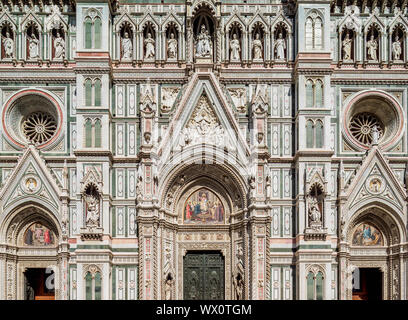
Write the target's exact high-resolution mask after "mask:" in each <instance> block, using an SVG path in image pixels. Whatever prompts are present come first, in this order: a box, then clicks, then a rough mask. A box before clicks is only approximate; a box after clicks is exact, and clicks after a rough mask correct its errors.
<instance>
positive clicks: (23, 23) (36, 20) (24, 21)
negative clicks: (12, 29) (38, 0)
mask: <svg viewBox="0 0 408 320" xmlns="http://www.w3.org/2000/svg"><path fill="white" fill-rule="evenodd" d="M30 22H33V23H35V24H36V25H37V27H38V31H42V23H41V21H40V20H39V18H38V17H37V16H36V15H35V14H34V13H33V12H32V11H29V12H28V13H27V15H26V16H25V17H24V18H23V19H22V21H21V29H22V30H24V31H25V29H26V27H27V25H28V24H29V23H30Z"/></svg>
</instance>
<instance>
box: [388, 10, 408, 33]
mask: <svg viewBox="0 0 408 320" xmlns="http://www.w3.org/2000/svg"><path fill="white" fill-rule="evenodd" d="M397 27H400V28H401V29H402V30H403V31H404V32H407V31H408V21H407V20H406V19H405V17H404V16H402V15H401V14H399V15H398V16H396V17H395V18H394V19H393V20H392V22H391V23H390V25H389V31H390V33H391V34H392V33H393V32H394V30H395V28H397Z"/></svg>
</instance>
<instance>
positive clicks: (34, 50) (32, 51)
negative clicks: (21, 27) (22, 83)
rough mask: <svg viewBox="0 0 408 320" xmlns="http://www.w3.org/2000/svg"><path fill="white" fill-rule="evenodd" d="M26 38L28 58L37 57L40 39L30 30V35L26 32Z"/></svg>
mask: <svg viewBox="0 0 408 320" xmlns="http://www.w3.org/2000/svg"><path fill="white" fill-rule="evenodd" d="M27 39H28V57H29V58H30V59H35V58H39V50H38V44H39V42H40V41H39V40H38V39H37V37H36V36H35V33H34V32H31V36H29V35H28V34H27Z"/></svg>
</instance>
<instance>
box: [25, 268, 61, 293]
mask: <svg viewBox="0 0 408 320" xmlns="http://www.w3.org/2000/svg"><path fill="white" fill-rule="evenodd" d="M54 277H55V274H54V271H53V270H52V269H50V268H28V269H27V270H26V271H25V272H24V280H25V288H24V289H25V290H24V300H55V283H54Z"/></svg>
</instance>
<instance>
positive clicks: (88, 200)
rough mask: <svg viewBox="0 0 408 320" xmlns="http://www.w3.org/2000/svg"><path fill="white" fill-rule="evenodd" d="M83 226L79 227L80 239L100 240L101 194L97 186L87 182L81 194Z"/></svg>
mask: <svg viewBox="0 0 408 320" xmlns="http://www.w3.org/2000/svg"><path fill="white" fill-rule="evenodd" d="M82 199H83V208H84V217H85V228H81V239H82V240H85V239H86V240H102V228H101V220H100V216H101V196H100V193H99V191H98V188H97V187H96V186H95V185H94V184H93V183H89V184H88V185H87V186H86V187H85V190H84V192H83V194H82Z"/></svg>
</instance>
